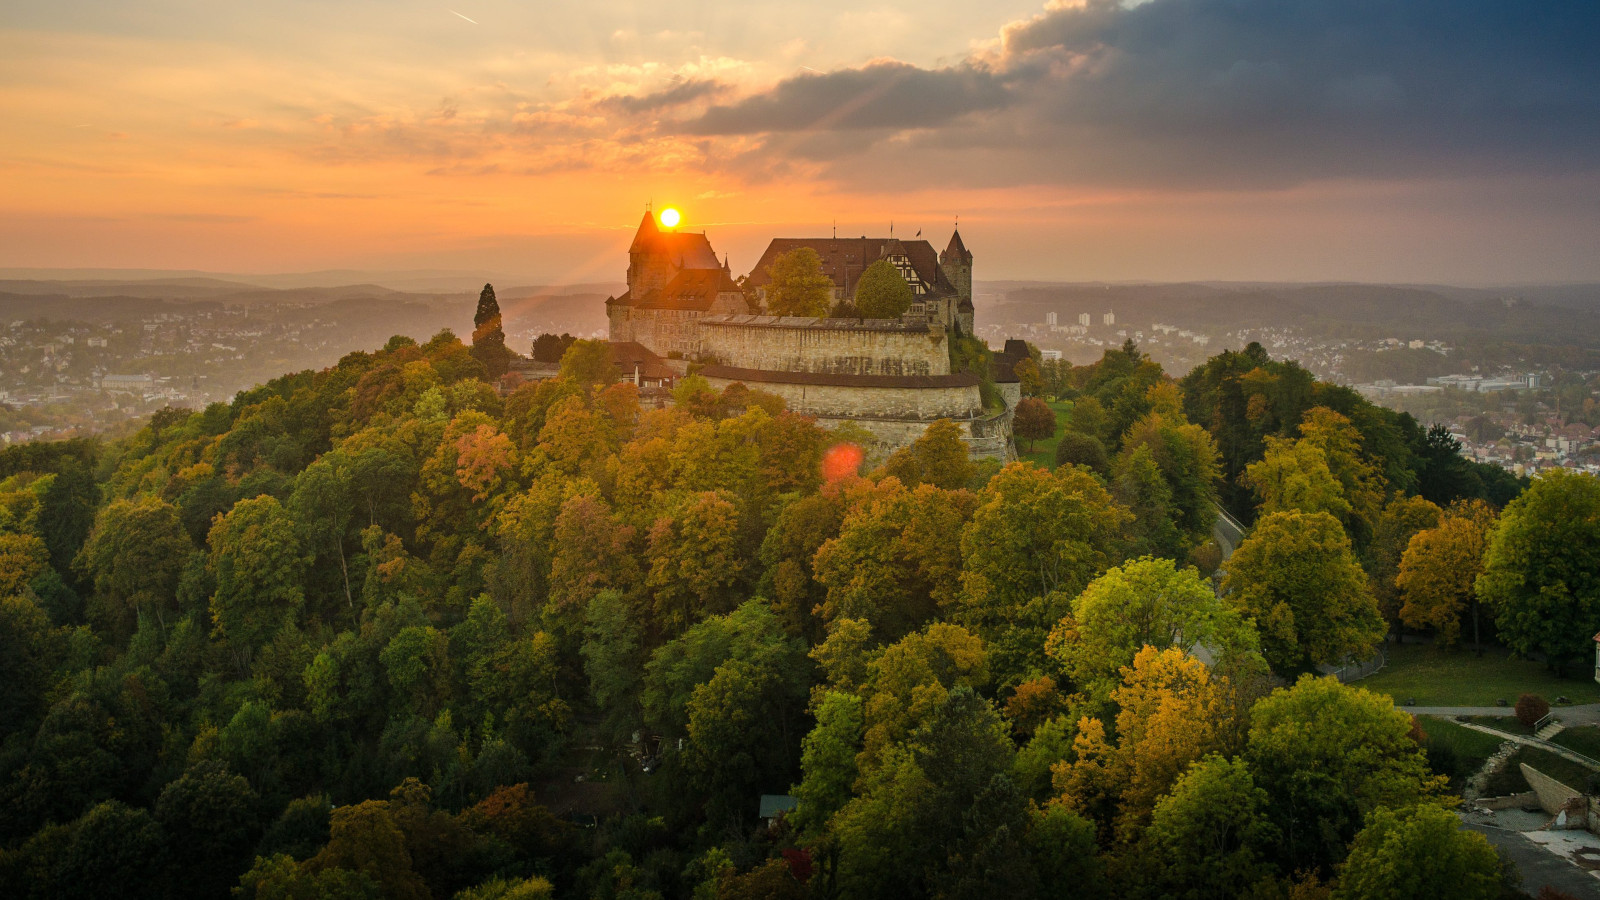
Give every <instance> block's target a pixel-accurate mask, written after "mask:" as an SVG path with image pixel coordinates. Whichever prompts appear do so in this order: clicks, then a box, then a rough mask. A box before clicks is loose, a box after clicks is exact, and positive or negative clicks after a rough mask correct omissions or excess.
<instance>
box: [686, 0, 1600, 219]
mask: <svg viewBox="0 0 1600 900" xmlns="http://www.w3.org/2000/svg"><path fill="white" fill-rule="evenodd" d="M1597 34H1600V4H1596V3H1591V2H1549V0H1545V2H1525V3H1511V2H1504V0H1399V2H1397V0H1152V2H1149V3H1145V4H1142V5H1139V6H1135V7H1132V8H1125V7H1123V6H1121V5H1120V4H1118V3H1115V2H1110V0H1091V2H1089V3H1088V4H1086V5H1085V6H1082V7H1077V8H1066V9H1055V10H1051V11H1048V12H1046V13H1044V14H1043V15H1040V16H1038V17H1036V18H1034V19H1032V20H1029V21H1027V22H1022V23H1017V24H1015V25H1013V26H1011V27H1009V28H1007V29H1006V31H1005V32H1004V34H1003V40H1002V44H1001V47H1000V48H999V49H998V50H997V51H994V52H992V53H988V54H984V55H981V56H977V57H974V58H973V59H971V60H968V61H966V62H963V63H961V64H959V65H956V66H952V67H948V68H940V69H922V68H917V67H914V66H909V65H904V64H899V63H875V64H872V65H868V66H865V67H862V68H858V69H849V70H844V71H838V72H832V73H829V74H826V75H820V76H809V75H808V76H802V77H798V78H792V79H789V80H787V81H784V82H781V83H779V84H778V85H776V86H775V87H773V88H772V89H771V90H769V91H767V92H765V93H762V94H758V95H755V96H752V97H748V98H745V99H743V100H741V101H739V102H737V103H733V104H730V105H723V106H714V107H712V108H711V109H709V110H707V111H706V112H705V113H704V114H703V115H701V117H700V118H698V119H696V120H694V121H692V122H691V123H690V124H689V125H688V126H687V128H688V129H689V130H690V131H692V132H693V133H697V134H769V135H771V137H769V138H768V146H769V148H770V149H771V150H772V152H775V153H786V152H790V151H791V149H793V148H794V144H795V142H793V141H789V140H785V139H783V138H782V135H781V133H782V132H791V131H808V132H844V131H851V130H864V129H879V130H880V132H879V134H878V135H877V140H878V141H879V143H878V144H877V145H876V146H874V147H872V148H871V152H870V153H866V154H863V152H862V150H861V149H860V147H859V144H860V142H859V141H843V142H837V146H839V148H840V152H839V154H838V155H837V156H836V157H834V161H835V162H836V163H838V165H837V166H836V170H837V172H838V173H839V174H840V176H841V177H857V178H860V177H870V178H874V179H881V178H883V177H885V176H886V175H887V176H888V177H894V176H895V174H896V173H899V174H900V176H901V177H905V178H918V179H920V178H926V177H928V175H929V172H930V170H940V169H944V170H947V173H948V174H951V175H956V174H959V175H961V176H962V177H964V178H966V179H967V180H969V182H971V181H978V182H988V183H1029V182H1049V181H1085V182H1101V183H1140V184H1150V183H1152V182H1164V183H1168V184H1173V185H1180V186H1204V187H1213V186H1215V187H1229V186H1241V185H1256V186H1276V185H1283V184H1293V183H1299V182H1303V181H1306V180H1311V179H1318V178H1340V177H1379V178H1385V177H1410V176H1416V175H1428V176H1445V177H1450V176H1456V175H1483V174H1491V175H1492V174H1499V173H1505V172H1524V173H1538V174H1551V173H1572V172H1592V171H1595V170H1597V169H1600V53H1595V52H1594V36H1595V35H1597ZM908 131H912V132H915V133H912V134H909V135H905V134H900V135H898V136H897V139H896V140H895V141H894V142H893V144H892V145H887V144H884V143H882V139H883V138H885V137H887V136H888V135H889V134H891V133H896V132H900V133H903V132H908ZM826 146H828V143H827V142H817V141H812V142H809V143H808V144H807V145H806V147H805V151H806V155H815V154H817V152H818V150H819V149H822V148H825V147H826ZM862 155H866V156H868V157H870V159H871V160H872V162H871V163H869V164H866V165H863V164H862V163H861V161H860V160H859V159H857V157H859V156H862ZM846 163H848V164H846ZM846 173H848V174H846Z"/></svg>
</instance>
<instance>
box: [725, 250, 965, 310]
mask: <svg viewBox="0 0 1600 900" xmlns="http://www.w3.org/2000/svg"><path fill="white" fill-rule="evenodd" d="M800 247H810V248H811V249H812V250H815V251H816V252H817V256H819V257H821V258H822V272H823V274H824V275H827V276H828V277H829V278H832V279H833V283H834V284H836V285H838V286H839V287H841V288H843V289H844V292H845V296H853V295H854V294H855V290H856V280H857V279H859V278H860V277H861V273H862V272H863V271H864V270H865V269H866V268H867V266H870V265H872V264H873V263H875V262H877V261H878V260H880V259H883V258H884V257H886V256H889V255H891V253H890V251H891V250H894V249H898V250H899V251H900V252H903V253H904V254H905V255H906V258H907V259H909V260H910V261H911V268H912V269H913V270H915V271H916V273H917V277H918V278H920V279H922V281H923V283H924V284H927V285H928V286H929V290H930V291H931V292H932V293H933V294H935V295H939V294H953V293H955V286H954V285H952V284H951V283H950V279H948V278H946V277H945V276H944V270H943V269H940V268H939V256H938V254H937V253H935V252H934V250H933V245H932V244H930V243H928V242H927V241H902V240H900V239H898V238H869V237H860V238H773V239H772V243H770V244H768V245H767V251H766V252H765V253H763V254H761V259H759V260H757V261H756V267H755V268H754V269H752V270H751V271H750V281H749V284H750V286H751V287H752V288H756V287H762V286H765V285H767V284H770V283H771V281H772V279H771V277H769V276H768V275H767V267H769V266H771V265H772V263H773V260H775V259H777V258H778V255H779V254H782V253H788V252H789V251H790V250H796V249H798V248H800Z"/></svg>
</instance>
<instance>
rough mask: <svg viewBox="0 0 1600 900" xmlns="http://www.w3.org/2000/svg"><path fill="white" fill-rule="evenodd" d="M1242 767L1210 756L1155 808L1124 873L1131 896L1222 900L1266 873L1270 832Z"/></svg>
mask: <svg viewBox="0 0 1600 900" xmlns="http://www.w3.org/2000/svg"><path fill="white" fill-rule="evenodd" d="M1267 804H1268V797H1267V793H1266V791H1263V790H1262V789H1261V788H1259V787H1257V786H1256V783H1255V779H1254V778H1252V777H1251V775H1250V769H1249V767H1248V766H1246V765H1245V764H1244V761H1243V760H1238V759H1233V760H1230V759H1226V758H1224V757H1222V756H1220V755H1216V754H1213V755H1211V756H1207V757H1206V758H1205V759H1202V760H1201V761H1199V762H1197V763H1195V764H1194V765H1193V766H1192V767H1190V769H1189V771H1188V772H1186V773H1185V774H1184V776H1183V777H1182V778H1180V779H1178V782H1177V783H1176V784H1174V785H1173V786H1172V792H1171V793H1170V794H1168V795H1167V796H1165V797H1163V798H1161V799H1160V800H1158V801H1156V807H1155V811H1154V812H1153V813H1152V814H1151V816H1150V827H1149V828H1147V829H1145V831H1144V834H1143V835H1142V836H1141V839H1140V846H1139V847H1138V851H1137V852H1136V853H1135V854H1134V856H1133V860H1132V862H1133V864H1132V865H1130V866H1129V874H1130V875H1131V876H1132V879H1133V881H1134V883H1135V885H1136V886H1137V890H1136V891H1134V894H1135V895H1136V896H1147V897H1152V898H1154V897H1173V898H1181V900H1213V898H1215V900H1227V898H1231V897H1239V896H1244V895H1247V894H1249V893H1250V889H1251V888H1252V887H1253V886H1254V885H1255V884H1256V883H1257V882H1258V881H1260V880H1261V879H1262V878H1263V877H1265V876H1266V875H1268V874H1269V873H1270V871H1271V870H1270V867H1269V865H1268V862H1267V861H1268V859H1269V858H1270V856H1271V852H1272V846H1273V843H1274V842H1275V841H1276V840H1277V837H1278V835H1277V829H1276V828H1274V827H1273V826H1272V823H1271V822H1269V821H1268V820H1267V818H1266V810H1267Z"/></svg>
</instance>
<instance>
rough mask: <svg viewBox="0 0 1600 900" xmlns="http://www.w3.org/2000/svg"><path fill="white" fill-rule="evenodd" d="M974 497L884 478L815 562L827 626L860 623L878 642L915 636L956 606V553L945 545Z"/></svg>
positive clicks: (860, 500) (956, 549)
mask: <svg viewBox="0 0 1600 900" xmlns="http://www.w3.org/2000/svg"><path fill="white" fill-rule="evenodd" d="M972 504H973V497H972V495H971V494H970V493H968V492H966V491H945V490H940V489H939V488H936V487H933V486H932V485H927V484H924V485H921V486H919V487H917V488H916V490H912V491H908V490H906V489H905V488H903V487H902V486H901V485H900V482H899V481H897V480H895V479H893V478H886V479H884V480H883V481H882V482H880V483H879V484H878V485H877V486H876V487H874V488H872V489H871V490H870V492H867V491H864V492H863V493H862V494H861V495H860V496H859V497H858V498H857V501H856V503H855V504H854V506H853V508H852V509H851V510H850V512H849V513H848V514H846V516H845V518H844V522H843V524H842V525H841V526H840V528H839V536H838V537H836V538H834V539H833V540H830V541H828V542H827V543H825V544H823V545H822V547H821V548H820V549H818V550H817V555H816V558H815V567H816V579H817V581H818V582H819V583H820V584H821V585H822V586H823V588H824V589H826V592H827V593H826V596H825V599H824V600H823V603H822V607H821V612H822V618H823V620H824V621H826V622H832V621H835V620H837V619H841V618H849V619H865V620H867V621H869V622H871V623H872V626H873V629H874V632H875V633H876V634H877V635H878V636H879V637H880V638H881V639H883V640H889V641H892V640H897V639H899V638H900V637H901V636H902V635H904V634H906V633H908V632H910V631H914V630H916V629H917V628H920V627H921V626H922V625H923V624H924V623H925V622H927V621H928V620H930V619H932V618H933V617H934V616H935V615H936V614H937V613H938V612H939V610H940V609H941V608H943V607H947V606H948V605H949V604H951V603H953V602H954V599H955V598H954V594H955V588H956V578H957V576H958V573H959V572H960V571H961V549H960V547H959V546H957V545H956V544H955V543H954V542H953V541H951V540H950V536H951V535H952V534H956V533H959V532H960V530H961V527H962V526H963V525H964V524H965V523H966V522H967V519H968V517H969V516H970V515H971V511H972Z"/></svg>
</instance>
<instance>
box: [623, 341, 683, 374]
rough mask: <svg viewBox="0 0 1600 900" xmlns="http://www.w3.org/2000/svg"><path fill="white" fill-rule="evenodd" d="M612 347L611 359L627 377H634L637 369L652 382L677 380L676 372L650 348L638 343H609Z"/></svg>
mask: <svg viewBox="0 0 1600 900" xmlns="http://www.w3.org/2000/svg"><path fill="white" fill-rule="evenodd" d="M607 343H609V344H610V345H611V358H612V360H614V361H615V362H616V364H617V371H619V372H621V373H622V374H623V375H624V376H625V377H630V378H631V377H632V376H633V373H634V370H635V369H637V370H638V372H639V375H640V376H641V377H643V378H649V379H652V380H655V379H663V378H676V377H678V373H677V372H674V371H673V370H672V369H671V368H670V367H669V366H668V365H667V364H666V363H665V362H663V361H662V360H661V357H659V356H657V355H655V354H654V353H652V352H651V351H650V348H649V347H646V346H645V345H643V344H641V343H639V342H638V341H608V342H607Z"/></svg>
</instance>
